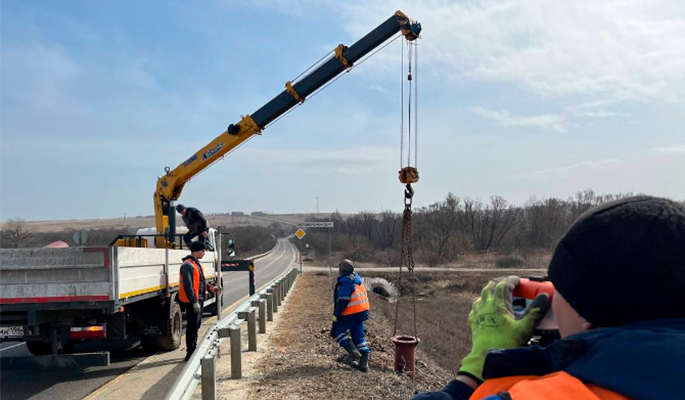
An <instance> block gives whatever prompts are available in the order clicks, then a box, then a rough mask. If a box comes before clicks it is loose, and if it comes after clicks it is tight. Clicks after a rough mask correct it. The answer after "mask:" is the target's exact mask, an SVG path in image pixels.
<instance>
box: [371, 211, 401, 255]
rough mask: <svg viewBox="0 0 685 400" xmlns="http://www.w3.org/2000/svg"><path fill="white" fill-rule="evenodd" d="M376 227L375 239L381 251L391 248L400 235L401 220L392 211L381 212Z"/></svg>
mask: <svg viewBox="0 0 685 400" xmlns="http://www.w3.org/2000/svg"><path fill="white" fill-rule="evenodd" d="M375 227H376V239H377V241H378V245H379V246H380V248H381V250H385V249H387V248H390V247H392V245H393V244H395V241H396V240H397V236H398V235H399V233H400V227H401V218H400V216H399V214H397V213H394V212H392V211H383V212H382V213H380V214H379V216H378V223H376V224H375Z"/></svg>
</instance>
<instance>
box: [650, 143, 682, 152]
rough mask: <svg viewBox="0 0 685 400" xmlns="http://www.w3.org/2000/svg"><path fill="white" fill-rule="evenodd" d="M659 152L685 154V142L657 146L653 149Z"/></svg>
mask: <svg viewBox="0 0 685 400" xmlns="http://www.w3.org/2000/svg"><path fill="white" fill-rule="evenodd" d="M652 150H653V151H656V152H657V153H668V154H685V144H674V145H671V146H666V147H657V148H655V149H652Z"/></svg>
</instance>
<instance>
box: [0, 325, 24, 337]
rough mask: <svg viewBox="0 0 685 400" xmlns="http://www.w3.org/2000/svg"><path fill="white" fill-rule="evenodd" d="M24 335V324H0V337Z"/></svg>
mask: <svg viewBox="0 0 685 400" xmlns="http://www.w3.org/2000/svg"><path fill="white" fill-rule="evenodd" d="M21 336H24V327H23V326H0V338H10V337H21Z"/></svg>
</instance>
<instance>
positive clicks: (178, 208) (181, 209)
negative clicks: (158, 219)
mask: <svg viewBox="0 0 685 400" xmlns="http://www.w3.org/2000/svg"><path fill="white" fill-rule="evenodd" d="M185 209H186V206H184V205H183V204H178V205H176V211H178V213H179V214H180V213H182V212H183V210H185Z"/></svg>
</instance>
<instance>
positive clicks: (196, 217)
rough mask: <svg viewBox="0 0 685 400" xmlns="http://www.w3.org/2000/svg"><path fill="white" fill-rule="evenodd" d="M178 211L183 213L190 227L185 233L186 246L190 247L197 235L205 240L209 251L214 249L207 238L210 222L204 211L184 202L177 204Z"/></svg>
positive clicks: (184, 220)
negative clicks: (188, 205) (185, 204)
mask: <svg viewBox="0 0 685 400" xmlns="http://www.w3.org/2000/svg"><path fill="white" fill-rule="evenodd" d="M176 211H178V213H179V214H181V217H182V218H183V222H184V223H185V224H186V227H187V228H188V233H186V234H185V235H183V241H184V242H185V243H186V246H188V247H189V248H190V244H191V242H192V240H193V238H195V237H196V236H197V237H198V240H199V241H201V242H203V243H204V245H205V246H206V247H207V249H208V250H209V251H213V250H214V249H213V248H212V246H211V244H210V243H209V241H208V240H207V236H208V234H209V223H208V222H207V218H205V215H204V214H203V213H202V211H200V210H198V209H197V208H195V207H186V206H184V205H183V204H179V205H177V206H176Z"/></svg>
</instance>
